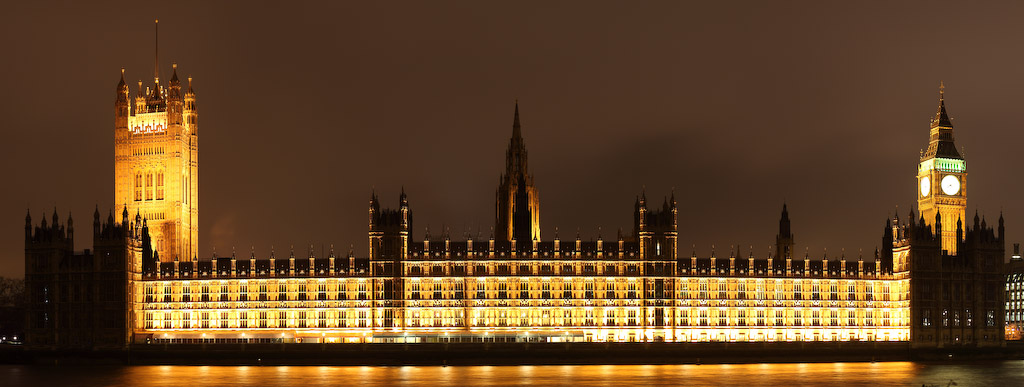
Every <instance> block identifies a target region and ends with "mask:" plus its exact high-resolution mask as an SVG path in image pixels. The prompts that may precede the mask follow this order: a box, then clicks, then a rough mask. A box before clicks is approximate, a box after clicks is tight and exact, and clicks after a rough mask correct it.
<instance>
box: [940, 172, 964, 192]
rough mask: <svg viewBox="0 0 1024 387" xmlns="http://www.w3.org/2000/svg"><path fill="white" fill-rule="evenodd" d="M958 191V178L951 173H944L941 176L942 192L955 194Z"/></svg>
mask: <svg viewBox="0 0 1024 387" xmlns="http://www.w3.org/2000/svg"><path fill="white" fill-rule="evenodd" d="M958 192H960V179H957V178H956V176H953V175H946V177H943V178H942V193H944V194H946V195H956V194H957V193H958Z"/></svg>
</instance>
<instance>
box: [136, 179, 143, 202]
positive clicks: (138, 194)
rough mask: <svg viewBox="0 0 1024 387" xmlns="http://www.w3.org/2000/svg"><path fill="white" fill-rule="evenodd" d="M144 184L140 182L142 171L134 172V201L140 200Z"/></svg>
mask: <svg viewBox="0 0 1024 387" xmlns="http://www.w3.org/2000/svg"><path fill="white" fill-rule="evenodd" d="M144 188H145V186H144V185H143V184H142V173H141V172H136V173H135V201H140V200H142V190H143V189H144Z"/></svg>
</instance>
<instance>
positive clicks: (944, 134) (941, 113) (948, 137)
mask: <svg viewBox="0 0 1024 387" xmlns="http://www.w3.org/2000/svg"><path fill="white" fill-rule="evenodd" d="M935 157H942V158H947V159H958V160H962V159H963V157H961V156H960V152H958V151H957V150H956V145H955V144H954V143H953V121H952V120H950V118H949V114H948V113H946V85H945V84H944V83H942V82H939V108H938V110H936V112H935V117H933V118H932V120H931V126H930V130H929V139H928V149H927V150H925V152H924V154H923V155H922V156H921V159H922V160H927V159H930V158H935Z"/></svg>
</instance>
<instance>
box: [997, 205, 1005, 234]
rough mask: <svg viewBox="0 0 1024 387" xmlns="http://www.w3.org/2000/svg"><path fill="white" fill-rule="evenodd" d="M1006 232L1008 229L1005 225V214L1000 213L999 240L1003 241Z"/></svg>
mask: <svg viewBox="0 0 1024 387" xmlns="http://www.w3.org/2000/svg"><path fill="white" fill-rule="evenodd" d="M1005 231H1006V227H1005V226H1004V225H1003V212H1002V211H1000V212H999V234H998V238H999V240H1003V235H1004V234H1003V232H1005Z"/></svg>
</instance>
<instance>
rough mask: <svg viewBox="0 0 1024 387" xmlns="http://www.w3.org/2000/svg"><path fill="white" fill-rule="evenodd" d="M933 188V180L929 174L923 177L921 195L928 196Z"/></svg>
mask: <svg viewBox="0 0 1024 387" xmlns="http://www.w3.org/2000/svg"><path fill="white" fill-rule="evenodd" d="M931 190H932V181H931V179H929V178H928V176H925V177H922V178H921V196H928V192H931Z"/></svg>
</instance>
